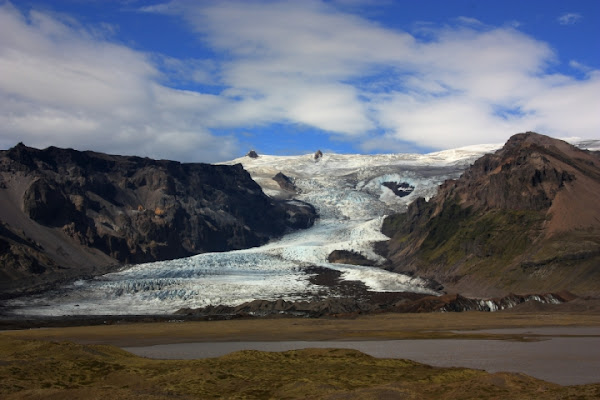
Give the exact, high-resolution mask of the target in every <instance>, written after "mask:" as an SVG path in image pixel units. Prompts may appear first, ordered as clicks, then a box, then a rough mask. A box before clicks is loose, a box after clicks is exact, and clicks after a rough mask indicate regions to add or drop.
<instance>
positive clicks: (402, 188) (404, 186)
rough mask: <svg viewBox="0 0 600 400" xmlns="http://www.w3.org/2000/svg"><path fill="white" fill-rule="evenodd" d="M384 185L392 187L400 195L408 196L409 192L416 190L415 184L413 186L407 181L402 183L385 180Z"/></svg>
mask: <svg viewBox="0 0 600 400" xmlns="http://www.w3.org/2000/svg"><path fill="white" fill-rule="evenodd" d="M383 186H385V187H387V188H388V189H390V190H391V191H392V192H394V194H395V195H396V196H398V197H405V196H408V195H409V194H411V193H412V192H413V191H414V190H415V187H414V186H412V185H410V184H408V183H406V182H402V183H398V182H383Z"/></svg>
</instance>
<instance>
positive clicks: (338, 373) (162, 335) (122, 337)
mask: <svg viewBox="0 0 600 400" xmlns="http://www.w3.org/2000/svg"><path fill="white" fill-rule="evenodd" d="M588 305H589V307H587V308H585V307H583V308H581V307H580V309H579V310H578V311H575V310H573V308H572V307H573V306H572V305H570V304H568V303H567V304H561V305H544V307H543V308H544V309H543V310H539V309H538V310H527V309H526V308H525V309H523V310H520V311H519V310H513V311H508V312H507V311H504V312H496V313H483V312H465V313H425V314H391V313H390V314H378V315H367V316H358V317H356V318H352V319H345V318H320V319H307V318H269V319H265V318H262V319H237V320H227V321H201V322H200V321H198V322H180V321H178V320H171V321H170V322H160V323H114V324H112V325H100V326H73V327H63V328H45V329H28V330H5V331H2V332H0V377H1V378H2V379H1V380H0V382H1V383H0V394H2V397H3V398H10V399H19V398H34V397H35V398H60V397H61V396H63V397H64V396H69V398H90V396H91V397H94V396H96V397H98V396H102V395H106V394H108V393H110V394H111V397H112V398H115V399H119V398H164V397H165V396H171V397H177V398H186V399H187V398H211V397H213V398H281V397H286V398H332V399H333V398H381V397H382V396H383V397H385V398H440V399H444V398H515V397H518V398H532V399H533V398H541V399H545V398H547V399H553V398H582V399H586V398H589V399H592V398H598V396H600V381H599V382H596V383H593V384H586V385H579V386H561V385H558V384H556V383H550V382H546V381H543V380H539V379H536V378H532V377H529V376H526V375H523V374H515V373H505V372H495V373H488V372H485V371H481V370H475V369H466V368H438V367H430V366H427V365H424V364H419V363H416V362H414V361H408V360H400V359H381V358H373V357H370V356H368V355H366V354H363V353H360V352H358V351H356V350H350V349H338V350H332V349H307V350H292V351H285V352H275V353H273V352H264V351H241V352H236V353H233V354H230V355H225V356H222V357H219V358H208V359H201V360H152V359H146V358H139V357H136V356H133V355H131V354H129V353H125V352H123V351H121V350H118V349H117V348H115V347H112V346H118V347H138V348H139V347H140V346H149V345H157V344H168V343H194V342H230V343H232V344H233V342H240V341H247V342H257V341H261V342H268V341H271V342H282V341H321V342H322V343H320V346H321V345H323V342H325V343H327V342H329V343H331V344H332V345H333V344H334V342H333V341H344V342H348V343H349V342H351V341H371V342H376V341H383V340H390V339H392V340H404V339H436V340H434V341H431V343H432V344H433V343H434V342H440V340H441V341H442V342H447V343H448V345H449V346H454V345H455V344H458V343H459V342H464V341H465V340H472V341H489V339H494V340H493V342H496V343H507V344H508V343H515V342H528V341H531V340H548V339H549V338H551V337H552V338H555V337H560V339H569V338H573V339H577V338H581V339H585V340H598V339H599V338H600V335H598V331H599V329H600V312H599V310H598V307H597V300H589V304H588ZM528 307H530V308H531V306H530V305H529V306H528ZM549 327H560V328H559V329H554V328H553V329H549ZM585 327H588V328H585ZM4 328H6V326H5V327H4ZM504 328H515V329H512V330H505V329H504ZM517 328H519V329H517ZM522 328H527V329H522ZM490 329H492V331H489V330H490ZM494 329H500V330H494ZM444 339H445V340H444ZM507 340H508V341H509V342H506V341H507ZM65 341H66V342H65ZM524 344H525V345H526V344H535V343H524ZM105 345H112V346H105ZM507 348H508V347H507ZM592 350H593V349H590V351H592ZM542 356H543V355H542ZM390 357H392V356H391V355H390ZM540 357H541V356H540ZM573 362H575V363H577V360H574V361H573Z"/></svg>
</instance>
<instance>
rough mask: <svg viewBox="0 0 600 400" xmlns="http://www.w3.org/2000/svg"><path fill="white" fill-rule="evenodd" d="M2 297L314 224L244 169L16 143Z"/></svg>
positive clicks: (0, 201) (4, 209)
mask: <svg viewBox="0 0 600 400" xmlns="http://www.w3.org/2000/svg"><path fill="white" fill-rule="evenodd" d="M0 182H2V183H3V185H2V186H3V187H2V188H0V220H1V221H2V223H3V225H2V229H1V230H0V258H2V259H3V260H5V262H4V263H3V264H2V266H1V270H0V275H1V277H2V287H1V288H0V289H2V290H3V291H4V292H6V291H7V290H9V289H10V290H12V289H18V290H20V289H19V288H21V289H22V288H25V287H36V286H39V285H38V284H39V283H40V282H46V283H48V284H49V283H51V282H53V281H61V280H65V279H71V278H73V277H76V276H80V275H88V274H92V275H93V274H95V273H101V272H106V271H107V270H109V269H111V268H114V267H115V266H117V265H120V264H124V263H140V262H147V261H157V260H166V259H173V258H179V257H185V256H190V255H193V254H198V253H203V252H208V251H227V250H233V249H242V248H247V247H252V246H258V245H261V244H263V243H265V242H266V241H268V240H269V239H270V238H272V237H276V236H280V235H282V234H284V233H285V232H286V231H288V230H290V229H300V228H307V227H309V226H311V225H312V224H313V222H314V220H315V218H316V213H315V210H314V208H313V207H312V206H310V205H308V204H306V203H299V202H287V201H277V200H273V199H272V198H270V197H268V196H266V195H265V194H264V193H263V192H262V190H261V188H260V187H259V186H258V185H257V184H256V183H255V182H254V181H253V180H252V179H251V178H250V175H249V174H248V173H247V172H246V171H245V170H244V169H243V168H242V166H241V165H239V164H238V165H233V166H226V165H209V164H182V163H179V162H175V161H165V160H160V161H158V160H151V159H148V158H140V157H124V156H114V155H106V154H101V153H94V152H79V151H75V150H71V149H59V148H55V147H50V148H48V149H45V150H37V149H33V148H29V147H26V146H24V145H23V144H19V145H17V146H16V147H14V148H12V149H10V150H8V151H2V152H0Z"/></svg>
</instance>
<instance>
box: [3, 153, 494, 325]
mask: <svg viewBox="0 0 600 400" xmlns="http://www.w3.org/2000/svg"><path fill="white" fill-rule="evenodd" d="M500 147H501V144H495V145H481V146H469V147H464V148H460V149H453V150H446V151H441V152H436V153H430V154H383V155H349V154H333V153H324V154H323V156H322V157H320V158H318V159H315V157H314V156H313V155H312V154H307V155H301V156H270V155H260V156H259V157H258V158H250V157H242V158H238V159H235V160H232V161H229V162H227V163H224V164H237V163H241V164H242V165H243V166H244V168H245V169H246V170H247V171H248V172H249V173H250V175H251V176H252V178H253V179H254V180H255V181H256V182H257V183H258V184H259V185H260V186H261V187H262V189H263V190H264V192H265V193H266V194H267V195H270V196H272V197H275V198H278V197H279V198H284V197H286V196H287V197H288V198H289V197H290V193H289V192H285V191H284V190H282V189H281V188H280V187H279V185H278V184H277V183H276V182H275V181H274V180H273V179H272V178H273V177H274V176H275V175H276V174H277V173H278V172H282V173H283V174H285V175H286V176H288V177H289V178H290V179H292V180H293V182H294V184H295V185H296V187H297V189H298V193H296V194H295V195H293V199H295V200H297V201H298V202H306V203H310V204H312V205H313V206H314V207H315V208H316V209H317V211H318V213H319V216H320V217H319V219H318V220H317V222H316V223H315V225H314V226H313V227H311V228H309V229H306V230H302V231H295V232H292V233H289V234H287V235H285V236H284V237H282V238H280V239H277V240H273V241H271V242H269V243H267V244H266V245H263V246H261V247H256V248H251V249H246V250H237V251H229V252H223V253H205V254H200V255H196V256H193V257H188V258H183V259H177V260H171V261H161V262H152V263H147V264H139V265H133V266H125V267H123V269H122V270H120V271H118V272H113V273H110V274H106V275H103V276H99V277H96V278H93V279H89V280H79V281H76V282H74V283H71V284H69V285H65V286H63V287H61V288H59V289H57V290H53V291H49V292H45V293H41V294H38V295H35V296H28V297H23V298H17V299H12V300H10V301H8V302H7V304H6V306H7V307H8V308H9V309H10V310H11V312H12V313H14V314H19V315H31V316H33V315H38V316H62V315H156V314H168V313H173V312H175V311H176V310H178V309H180V308H198V307H205V306H208V305H219V304H220V305H228V306H236V305H239V304H242V303H244V302H248V301H252V300H255V299H263V300H277V299H284V300H291V301H293V300H311V299H315V298H317V297H318V296H321V297H322V296H324V295H325V296H326V295H327V294H328V288H327V287H323V286H319V285H316V284H313V283H311V282H310V279H309V278H310V275H309V272H307V269H309V268H310V267H315V266H316V267H323V268H329V269H333V270H336V271H339V272H340V273H341V277H340V279H343V280H348V281H358V282H362V283H363V284H364V285H365V286H366V287H367V288H368V289H370V290H373V291H380V292H385V291H397V292H400V291H403V292H415V293H429V294H436V292H435V291H433V290H431V289H429V288H427V287H426V282H425V281H423V280H421V279H419V278H418V277H410V276H406V275H401V274H396V273H392V272H388V271H386V270H384V269H382V268H378V267H376V266H375V267H368V266H356V265H346V264H331V263H329V262H328V261H327V257H328V255H329V254H330V253H331V252H332V251H333V250H351V251H354V252H357V253H360V254H362V255H363V256H365V257H366V258H367V259H369V260H372V261H374V262H375V263H376V264H377V263H379V264H381V263H382V262H383V261H384V260H383V259H382V257H381V256H379V255H378V254H376V253H375V252H374V251H373V249H372V246H373V243H374V242H377V241H382V240H387V239H388V238H387V237H386V236H384V235H383V234H382V233H381V232H380V228H381V224H382V222H383V219H384V218H385V216H386V215H389V214H391V213H396V212H402V211H404V210H405V209H406V207H407V206H408V204H409V203H410V202H412V201H413V200H415V199H416V198H417V197H425V198H429V197H431V196H433V195H434V194H435V192H436V190H437V187H438V186H439V185H440V184H441V183H443V181H444V180H446V179H454V178H457V177H458V176H460V174H461V173H462V172H463V171H464V170H465V169H466V168H467V167H468V166H469V165H470V164H471V163H472V162H474V161H475V160H476V159H477V158H479V157H481V156H482V155H483V154H485V153H488V152H492V151H494V150H496V149H498V148H500ZM386 182H394V183H397V184H408V185H409V186H411V187H413V188H414V189H413V190H412V192H410V194H408V195H406V196H403V197H399V196H397V195H396V194H394V192H393V191H392V190H391V189H389V188H388V187H386V186H385V185H384V183H386ZM299 204H301V203H299Z"/></svg>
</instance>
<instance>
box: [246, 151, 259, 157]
mask: <svg viewBox="0 0 600 400" xmlns="http://www.w3.org/2000/svg"><path fill="white" fill-rule="evenodd" d="M246 157H250V158H258V154H257V153H256V151H254V150H250V151H249V152H248V154H246Z"/></svg>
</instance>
